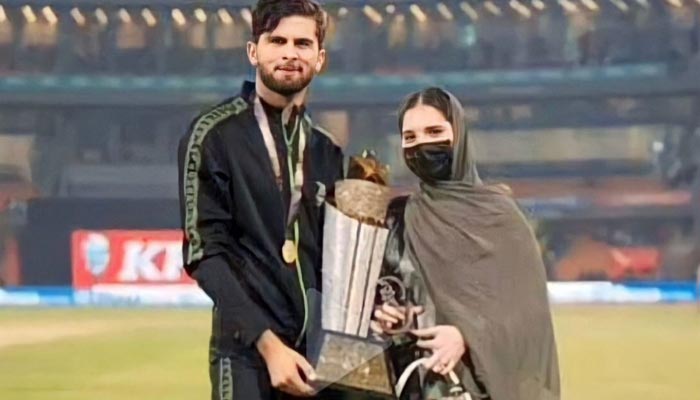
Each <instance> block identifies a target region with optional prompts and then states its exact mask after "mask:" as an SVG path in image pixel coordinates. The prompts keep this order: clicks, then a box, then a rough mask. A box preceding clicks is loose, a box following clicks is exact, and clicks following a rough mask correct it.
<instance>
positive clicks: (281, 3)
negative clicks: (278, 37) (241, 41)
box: [253, 0, 327, 48]
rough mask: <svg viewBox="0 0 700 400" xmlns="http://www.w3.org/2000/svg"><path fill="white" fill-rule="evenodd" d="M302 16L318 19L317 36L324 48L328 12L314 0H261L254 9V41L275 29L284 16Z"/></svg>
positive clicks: (319, 43) (320, 46) (321, 46)
mask: <svg viewBox="0 0 700 400" xmlns="http://www.w3.org/2000/svg"><path fill="white" fill-rule="evenodd" d="M292 16H301V17H309V18H313V19H314V20H315V21H316V38H317V39H318V45H319V48H323V40H324V39H325V37H326V27H327V24H326V12H325V11H323V8H321V6H320V5H319V4H318V3H316V2H315V1H313V0H260V1H258V4H257V5H256V6H255V10H253V42H255V43H258V40H260V36H262V35H263V34H264V33H267V32H272V31H274V30H275V29H276V28H277V26H278V25H279V24H280V21H281V20H282V19H283V18H287V17H292Z"/></svg>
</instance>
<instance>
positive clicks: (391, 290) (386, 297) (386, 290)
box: [377, 276, 416, 335]
mask: <svg viewBox="0 0 700 400" xmlns="http://www.w3.org/2000/svg"><path fill="white" fill-rule="evenodd" d="M377 286H379V295H380V297H381V299H382V303H384V304H389V305H391V306H394V307H397V308H404V307H405V311H404V313H405V314H404V320H403V325H400V326H398V327H396V328H392V329H387V330H386V333H388V334H390V335H400V334H402V333H407V332H409V331H410V330H411V327H412V325H413V321H414V319H415V317H416V315H415V314H416V313H415V311H414V310H413V308H414V304H413V303H412V302H410V301H408V300H407V297H408V296H407V290H406V286H405V285H404V284H403V282H401V280H400V279H399V278H397V277H395V276H383V277H381V278H379V280H378V281H377Z"/></svg>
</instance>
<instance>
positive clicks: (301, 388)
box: [256, 330, 315, 397]
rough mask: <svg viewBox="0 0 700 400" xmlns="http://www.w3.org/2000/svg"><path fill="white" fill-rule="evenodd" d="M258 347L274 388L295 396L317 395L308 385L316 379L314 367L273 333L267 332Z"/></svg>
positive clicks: (259, 340) (262, 336)
mask: <svg viewBox="0 0 700 400" xmlns="http://www.w3.org/2000/svg"><path fill="white" fill-rule="evenodd" d="M256 347H257V348H258V351H259V352H260V354H261V355H262V357H263V359H264V360H265V364H266V365H267V370H268V372H269V373H270V382H271V384H272V387H274V388H275V389H278V390H281V391H283V392H285V393H289V394H291V395H293V396H301V397H311V396H313V395H314V394H315V391H314V388H312V387H311V386H310V385H309V384H308V383H307V380H308V381H313V380H314V379H315V373H314V369H313V367H312V366H311V365H310V364H309V363H308V361H306V359H305V358H304V357H302V356H301V355H300V354H299V353H297V352H296V351H294V350H292V349H291V348H289V347H287V345H285V344H284V343H282V341H281V340H280V339H279V338H278V337H277V335H275V334H274V333H272V331H270V330H267V331H265V332H264V333H263V334H262V335H261V336H260V338H259V339H258V341H257V342H256ZM302 374H303V375H302Z"/></svg>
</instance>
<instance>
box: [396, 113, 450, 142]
mask: <svg viewBox="0 0 700 400" xmlns="http://www.w3.org/2000/svg"><path fill="white" fill-rule="evenodd" d="M454 140H455V134H454V131H453V130H452V124H450V122H449V121H447V119H446V118H445V116H444V115H443V114H442V113H441V112H440V111H439V110H438V109H437V108H435V107H431V106H427V105H424V104H418V105H417V106H415V107H413V108H411V109H409V110H408V111H406V114H404V117H403V132H401V146H402V147H403V148H404V149H409V148H412V147H415V146H418V145H421V144H426V143H447V142H449V143H450V145H451V144H452V143H454Z"/></svg>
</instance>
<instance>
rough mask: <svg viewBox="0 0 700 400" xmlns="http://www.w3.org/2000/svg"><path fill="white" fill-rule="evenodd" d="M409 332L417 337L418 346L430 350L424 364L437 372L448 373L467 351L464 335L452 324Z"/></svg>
mask: <svg viewBox="0 0 700 400" xmlns="http://www.w3.org/2000/svg"><path fill="white" fill-rule="evenodd" d="M411 333H413V334H414V335H416V336H417V337H418V343H417V344H418V347H420V348H423V349H426V350H430V351H432V353H433V354H432V356H430V358H429V359H428V360H427V361H426V362H425V364H424V366H425V368H426V369H428V370H431V371H433V372H435V373H437V374H441V375H447V374H449V373H450V372H451V371H452V370H453V369H454V368H455V366H456V365H457V363H458V362H459V360H460V359H461V358H462V356H463V355H464V353H466V351H467V343H466V341H465V339H464V337H462V334H461V333H460V332H459V329H457V328H456V327H454V326H452V325H438V326H434V327H432V328H426V329H417V330H413V331H411Z"/></svg>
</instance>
